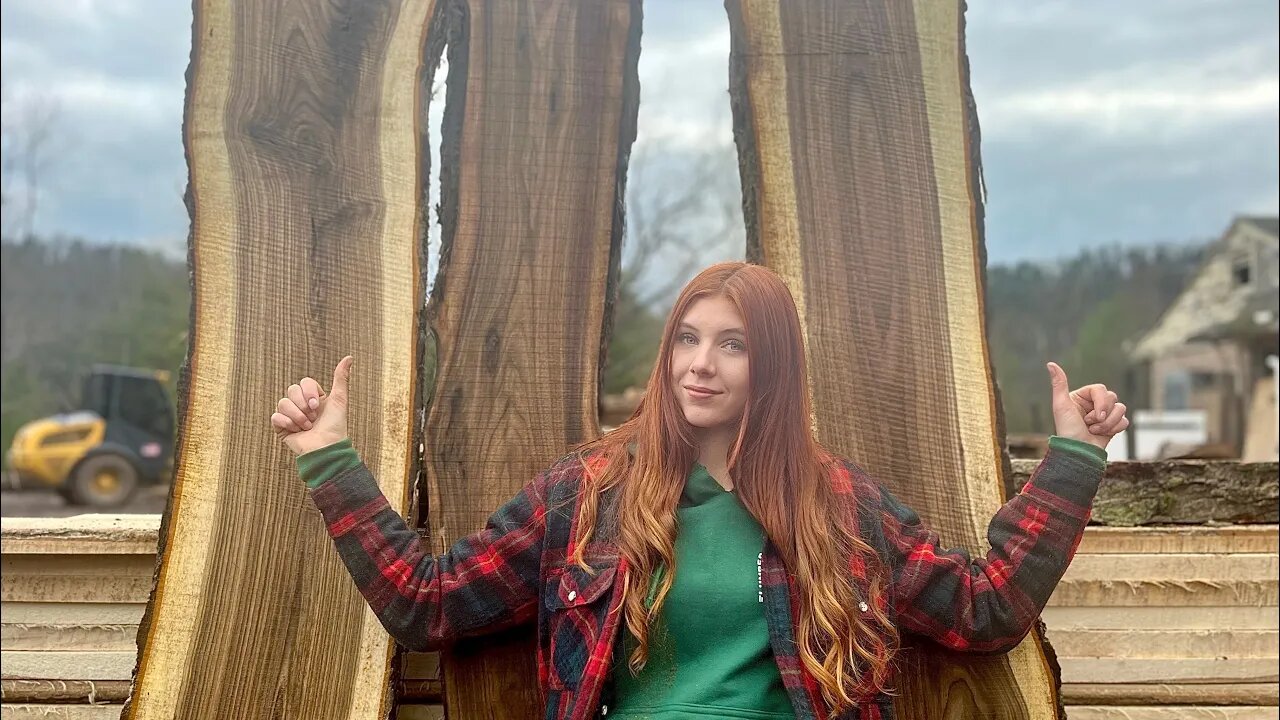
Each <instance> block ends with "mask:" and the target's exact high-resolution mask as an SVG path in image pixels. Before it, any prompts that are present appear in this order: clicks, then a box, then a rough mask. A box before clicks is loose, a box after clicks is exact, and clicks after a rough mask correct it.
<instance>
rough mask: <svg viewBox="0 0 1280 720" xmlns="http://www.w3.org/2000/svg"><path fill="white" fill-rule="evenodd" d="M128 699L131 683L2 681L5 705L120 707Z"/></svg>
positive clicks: (0, 697)
mask: <svg viewBox="0 0 1280 720" xmlns="http://www.w3.org/2000/svg"><path fill="white" fill-rule="evenodd" d="M128 696H129V681H128V680H0V700H3V701H4V702H6V703H95V704H96V703H119V702H123V701H124V699H125V698H126V697H128ZM116 710H117V717H119V708H118V707H117V708H116Z"/></svg>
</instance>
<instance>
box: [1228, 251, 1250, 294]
mask: <svg viewBox="0 0 1280 720" xmlns="http://www.w3.org/2000/svg"><path fill="white" fill-rule="evenodd" d="M1231 278H1232V279H1233V280H1235V285H1236V287H1244V286H1245V285H1248V284H1249V283H1250V282H1251V281H1252V280H1253V266H1252V263H1250V262H1249V258H1247V257H1241V258H1236V260H1235V262H1234V263H1232V264H1231Z"/></svg>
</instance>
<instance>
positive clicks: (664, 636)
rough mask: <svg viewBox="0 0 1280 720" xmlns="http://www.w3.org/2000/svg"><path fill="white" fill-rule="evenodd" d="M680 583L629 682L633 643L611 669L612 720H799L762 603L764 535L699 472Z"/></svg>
mask: <svg viewBox="0 0 1280 720" xmlns="http://www.w3.org/2000/svg"><path fill="white" fill-rule="evenodd" d="M676 517H677V522H678V527H679V531H678V532H677V534H676V546H675V553H676V574H675V581H674V583H673V584H672V586H671V592H670V594H669V595H668V596H667V600H666V602H665V603H663V606H662V611H661V613H660V614H659V618H658V624H657V625H656V626H655V627H654V629H653V630H652V631H651V633H650V638H651V642H650V646H649V660H648V663H647V664H646V665H645V668H644V669H643V670H642V671H640V674H639V676H638V677H632V675H631V671H630V670H629V669H628V668H627V665H626V658H627V656H629V655H630V654H631V651H632V650H633V649H634V648H635V640H634V638H632V637H631V633H629V632H626V631H625V630H624V631H623V632H622V637H623V639H624V640H625V642H619V643H617V644H616V645H615V647H617V648H618V650H617V654H616V655H615V656H614V662H613V682H614V696H613V704H612V705H611V706H610V707H609V714H608V717H610V718H653V719H654V720H694V719H695V718H743V719H745V720H776V719H779V718H794V717H795V710H793V709H792V707H791V700H790V699H789V698H788V697H787V691H786V688H784V687H783V685H782V676H781V675H780V674H779V673H778V665H777V663H776V662H775V660H774V657H773V650H772V648H771V647H770V646H769V627H768V625H767V624H766V622H765V617H764V604H763V603H764V600H763V597H762V596H761V593H760V582H759V570H760V567H759V561H760V553H761V552H762V551H763V550H764V540H765V536H764V530H763V529H762V528H761V527H760V524H759V523H758V522H756V519H755V518H754V517H752V516H751V514H750V513H748V512H747V509H746V507H744V506H743V504H742V501H741V500H739V499H738V496H737V495H736V494H735V493H733V492H730V491H727V490H725V489H724V488H722V487H721V486H720V484H719V483H717V482H716V480H715V478H713V477H711V475H710V473H708V472H707V470H706V468H704V467H702V466H701V465H694V466H693V470H692V471H691V472H690V473H689V478H688V480H687V482H686V485H685V489H684V494H683V495H682V496H681V498H680V504H679V506H678V507H677V508H676Z"/></svg>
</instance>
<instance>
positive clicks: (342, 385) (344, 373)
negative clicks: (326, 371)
mask: <svg viewBox="0 0 1280 720" xmlns="http://www.w3.org/2000/svg"><path fill="white" fill-rule="evenodd" d="M355 362H356V360H355V358H353V357H351V356H350V355H348V356H346V357H344V358H342V360H340V361H338V366H337V367H335V368H334V369H333V385H332V386H331V387H332V388H333V389H332V390H331V391H330V393H329V394H330V396H332V398H333V399H334V400H335V401H336V402H338V403H340V404H342V405H346V404H347V383H348V382H349V381H350V380H351V366H352V365H354V364H355Z"/></svg>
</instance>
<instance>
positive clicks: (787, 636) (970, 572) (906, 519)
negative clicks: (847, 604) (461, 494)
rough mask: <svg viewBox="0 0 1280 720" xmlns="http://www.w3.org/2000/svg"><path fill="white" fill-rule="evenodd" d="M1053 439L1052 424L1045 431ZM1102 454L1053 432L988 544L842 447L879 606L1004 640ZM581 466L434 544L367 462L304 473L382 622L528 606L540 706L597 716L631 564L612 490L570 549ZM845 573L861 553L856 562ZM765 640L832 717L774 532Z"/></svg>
mask: <svg viewBox="0 0 1280 720" xmlns="http://www.w3.org/2000/svg"><path fill="white" fill-rule="evenodd" d="M1055 440H1056V438H1055ZM1104 467H1105V462H1103V461H1102V460H1101V459H1100V458H1098V457H1095V456H1093V455H1091V454H1089V453H1087V452H1083V451H1081V450H1078V449H1076V448H1075V447H1070V446H1068V445H1066V444H1062V443H1051V447H1050V451H1049V453H1048V455H1047V456H1046V457H1045V459H1044V461H1043V462H1042V463H1041V464H1040V466H1039V468H1037V470H1036V472H1035V473H1034V474H1033V475H1032V477H1031V480H1030V482H1029V483H1028V484H1027V485H1026V487H1024V488H1023V490H1022V492H1021V493H1020V494H1019V495H1018V496H1016V497H1014V498H1012V499H1011V500H1010V501H1009V502H1007V503H1006V504H1005V505H1004V506H1003V507H1002V508H1001V509H1000V511H999V512H998V513H997V514H996V515H995V517H994V518H993V520H992V521H991V525H990V527H989V529H988V532H987V537H988V539H989V540H990V542H991V548H992V549H991V551H990V552H988V553H987V555H986V557H985V558H976V559H975V558H972V557H970V555H969V554H968V553H967V552H965V551H964V550H960V549H955V548H950V549H948V548H946V547H945V546H944V545H943V544H942V542H941V539H940V538H939V537H938V536H937V534H936V533H934V532H932V531H931V530H929V528H928V527H926V526H925V525H924V524H923V523H922V522H921V521H920V518H919V517H918V516H917V515H916V513H915V512H913V511H912V510H911V509H910V508H908V507H906V506H905V505H903V504H902V503H901V502H899V501H898V500H897V499H896V498H894V497H893V495H892V494H890V493H889V492H888V491H887V490H885V489H884V488H883V487H881V486H880V485H879V484H877V483H876V482H875V481H874V480H872V479H871V478H869V477H868V476H867V475H866V474H865V473H864V472H863V471H862V470H861V469H859V468H858V467H857V466H855V465H853V464H850V463H840V464H837V465H835V466H833V469H832V484H833V487H834V488H836V490H837V492H838V493H839V494H840V495H842V496H845V497H848V498H849V499H850V506H851V507H856V508H858V510H857V512H858V522H859V528H860V531H861V532H862V533H863V535H864V536H866V537H867V539H868V541H869V542H870V543H871V544H872V545H873V547H876V548H878V549H879V550H880V552H881V556H882V557H883V558H884V559H885V561H886V562H887V563H888V565H889V566H890V568H891V569H892V586H891V591H892V592H891V598H890V602H891V605H890V607H889V608H888V609H889V611H890V613H891V616H892V617H894V618H895V619H896V622H897V623H898V625H899V627H900V628H901V629H902V631H903V632H907V633H913V634H917V635H922V636H925V637H928V638H930V639H932V640H934V641H936V642H938V643H941V644H942V645H944V646H946V647H948V648H951V649H954V650H962V651H967V652H984V653H998V652H1004V651H1007V650H1009V649H1010V648H1012V647H1013V646H1015V645H1016V644H1017V643H1018V642H1019V641H1020V640H1021V639H1022V638H1023V636H1025V635H1026V633H1027V632H1028V630H1029V629H1030V628H1031V626H1032V625H1033V624H1034V623H1035V621H1036V618H1037V617H1038V616H1039V614H1040V611H1041V609H1042V608H1043V607H1044V605H1045V603H1046V602H1047V601H1048V599H1049V595H1050V594H1051V593H1052V592H1053V589H1054V587H1055V586H1056V585H1057V583H1058V580H1059V579H1060V578H1061V577H1062V574H1063V573H1064V572H1065V571H1066V569H1067V565H1068V563H1069V562H1070V561H1071V558H1072V556H1073V555H1074V554H1075V550H1076V547H1077V546H1078V544H1079V542H1080V538H1081V536H1082V534H1083V532H1084V527H1085V524H1086V523H1087V522H1088V519H1089V512H1090V505H1091V503H1092V501H1093V497H1094V495H1095V493H1096V492H1097V488H1098V483H1099V482H1100V480H1101V477H1102V470H1103V468H1104ZM581 479H582V464H581V461H580V460H579V459H578V457H577V456H573V455H570V456H566V457H565V458H562V459H561V460H559V461H558V462H556V463H555V464H554V465H553V466H552V467H551V468H549V469H548V470H546V471H544V472H543V473H541V474H539V475H538V476H537V477H535V478H534V479H533V480H531V481H529V482H528V483H527V484H526V485H525V486H524V487H523V488H522V489H521V490H520V492H519V493H518V494H517V495H516V496H515V497H514V498H512V499H511V500H510V501H508V502H507V503H506V504H505V505H503V506H502V507H501V508H499V509H498V510H497V512H495V513H494V514H493V515H492V516H491V517H490V518H489V520H488V522H487V523H486V525H485V528H484V529H483V530H481V531H480V532H478V533H475V534H473V535H470V536H468V537H465V538H462V539H461V540H458V541H457V542H456V543H455V544H454V545H453V547H452V548H450V549H449V550H448V551H447V552H446V553H444V554H443V555H439V556H434V557H433V556H432V555H430V554H427V553H425V552H424V550H423V547H422V542H421V540H420V539H419V536H418V534H417V533H416V532H414V531H413V530H412V529H411V528H409V527H408V526H407V525H406V524H405V522H404V520H403V519H402V518H401V517H400V515H399V514H397V513H396V512H395V511H394V510H392V509H391V507H390V505H388V503H387V501H386V498H385V497H384V496H383V495H382V493H381V491H380V490H379V489H378V486H377V482H376V481H375V480H374V478H373V476H372V475H371V474H370V472H369V470H368V468H367V467H366V466H365V465H364V464H363V463H357V464H354V465H353V466H349V467H347V469H344V470H343V471H342V472H340V473H339V474H337V476H336V477H333V478H331V479H328V480H326V481H324V482H322V483H319V484H318V486H316V487H314V488H313V489H312V498H313V500H314V501H315V504H316V507H318V508H319V510H320V512H321V514H322V515H323V517H324V520H325V523H326V526H327V527H328V530H329V533H330V535H331V536H332V537H333V540H334V543H335V545H336V547H337V550H338V554H339V556H340V557H341V558H342V561H343V562H344V563H345V564H346V566H347V569H348V570H349V571H350V573H351V576H352V578H353V579H354V580H355V582H356V585H357V586H358V587H359V589H360V592H361V593H362V594H363V595H364V597H365V599H366V600H367V601H368V603H369V605H370V607H372V609H373V610H374V612H375V613H376V614H377V616H378V618H379V620H381V622H382V624H383V626H384V627H386V629H387V631H388V632H389V633H391V635H392V637H394V638H395V639H396V640H397V641H398V642H399V643H400V644H402V645H404V646H405V647H408V648H410V649H414V650H426V649H432V648H438V647H440V646H443V645H446V644H448V643H450V642H453V641H455V640H458V639H461V638H467V637H474V636H478V635H481V634H483V633H485V632H490V631H495V630H499V629H502V628H506V627H511V626H515V625H519V624H522V623H532V622H536V626H537V632H538V674H539V679H540V682H541V686H542V689H543V691H544V692H545V694H546V700H547V703H546V716H545V717H546V718H548V720H588V719H589V718H596V717H601V716H602V715H605V716H607V712H605V710H604V708H605V707H606V706H607V705H608V702H609V697H608V691H609V688H608V687H607V685H608V682H607V681H608V679H609V676H610V668H611V662H612V658H613V644H614V640H615V639H616V638H617V636H618V634H619V631H620V619H621V616H622V613H621V612H620V607H621V601H622V597H621V590H622V583H621V582H619V580H620V579H621V578H622V577H623V576H624V574H625V573H626V572H627V564H626V561H625V560H623V559H621V558H620V557H619V554H618V550H617V545H616V532H617V528H616V520H615V518H614V516H613V513H612V508H613V507H614V503H615V501H616V490H615V491H612V492H611V493H610V494H607V495H606V496H605V497H604V498H602V499H601V503H600V509H601V518H600V525H599V529H598V531H597V537H596V539H595V540H593V541H592V543H591V544H590V545H589V546H588V547H587V548H586V550H585V557H586V560H587V562H588V564H590V565H591V566H592V568H593V572H590V573H589V572H587V571H584V570H582V569H580V568H578V567H577V566H576V565H573V564H571V563H569V562H568V557H569V555H570V553H571V552H572V547H571V543H570V538H571V537H572V532H573V527H572V525H573V519H574V516H575V506H574V500H575V498H576V497H577V489H578V488H579V486H580V483H581ZM850 571H851V573H852V574H853V575H854V577H855V582H856V580H857V579H858V577H859V576H860V575H861V574H862V568H860V567H858V566H857V565H856V564H851V568H850ZM761 583H762V588H761V589H762V591H763V593H764V597H765V608H766V610H765V614H766V619H767V621H768V624H769V636H770V643H771V645H772V647H773V650H774V655H775V658H776V660H777V664H778V669H779V671H780V672H781V675H782V679H783V682H784V684H785V686H786V688H787V691H788V692H789V694H790V695H791V699H792V704H793V705H794V707H795V709H796V717H797V718H800V719H801V720H807V719H810V718H813V719H815V720H817V719H822V718H832V717H833V716H831V715H830V714H829V713H828V711H827V709H826V708H825V707H824V704H823V702H822V696H821V692H820V689H819V687H818V686H817V684H816V683H815V682H814V680H813V679H812V678H811V677H810V676H809V675H808V674H807V673H806V672H805V671H804V670H803V668H802V666H801V664H800V661H799V657H798V656H797V655H796V643H795V627H794V624H793V618H794V617H795V603H796V602H797V599H798V597H797V594H796V588H795V586H794V584H793V583H791V582H790V576H789V575H788V574H787V572H786V569H785V568H784V567H783V565H782V562H781V560H780V559H779V556H778V554H777V553H776V552H774V551H773V548H772V546H771V545H766V551H765V554H764V558H763V560H762V564H761ZM892 717H893V708H892V702H891V700H890V698H889V697H888V696H884V695H877V696H875V697H868V698H866V699H865V702H863V703H862V704H861V705H860V706H859V707H858V708H855V709H854V710H851V711H849V712H846V713H842V714H841V715H840V716H839V719H840V720H854V719H855V718H857V719H858V720H889V718H892Z"/></svg>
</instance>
